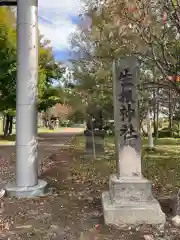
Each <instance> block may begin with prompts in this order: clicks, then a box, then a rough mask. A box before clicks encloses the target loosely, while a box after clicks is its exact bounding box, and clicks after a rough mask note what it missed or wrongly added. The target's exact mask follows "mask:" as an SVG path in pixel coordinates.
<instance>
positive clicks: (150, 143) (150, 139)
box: [147, 108, 154, 148]
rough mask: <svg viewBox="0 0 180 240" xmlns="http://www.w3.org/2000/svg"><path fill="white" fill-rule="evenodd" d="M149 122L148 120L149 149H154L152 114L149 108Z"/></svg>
mask: <svg viewBox="0 0 180 240" xmlns="http://www.w3.org/2000/svg"><path fill="white" fill-rule="evenodd" d="M147 120H148V148H153V147H154V143H153V136H152V126H151V112H150V109H149V108H148V113H147Z"/></svg>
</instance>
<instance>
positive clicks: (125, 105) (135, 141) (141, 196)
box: [102, 57, 166, 226]
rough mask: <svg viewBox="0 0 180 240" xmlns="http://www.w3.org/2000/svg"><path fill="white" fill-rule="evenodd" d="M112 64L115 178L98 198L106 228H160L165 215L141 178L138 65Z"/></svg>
mask: <svg viewBox="0 0 180 240" xmlns="http://www.w3.org/2000/svg"><path fill="white" fill-rule="evenodd" d="M116 63H117V65H116V64H114V69H113V75H114V82H113V91H114V93H113V95H114V119H115V137H116V151H117V157H118V158H117V172H118V175H119V176H120V177H119V178H117V175H115V174H114V175H112V176H110V180H109V192H104V193H103V194H102V205H103V210H104V220H105V223H106V224H114V225H117V226H121V225H139V224H152V225H160V224H164V223H165V220H166V218H165V214H164V213H163V212H162V210H161V207H160V205H159V203H158V202H157V201H156V200H155V198H154V197H153V196H152V192H151V183H150V182H149V181H148V180H146V179H145V178H143V177H142V173H141V151H140V134H139V119H138V109H137V108H138V102H137V101H138V96H137V83H138V72H139V67H138V62H137V60H136V59H135V58H134V57H127V58H122V59H121V60H120V61H119V62H116Z"/></svg>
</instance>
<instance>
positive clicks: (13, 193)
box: [5, 180, 47, 198]
mask: <svg viewBox="0 0 180 240" xmlns="http://www.w3.org/2000/svg"><path fill="white" fill-rule="evenodd" d="M46 187H47V183H46V181H44V180H38V184H37V185H35V186H32V187H17V186H16V184H15V183H8V184H7V185H6V186H5V190H6V194H7V195H8V196H9V197H16V198H33V197H40V196H44V193H45V188H46Z"/></svg>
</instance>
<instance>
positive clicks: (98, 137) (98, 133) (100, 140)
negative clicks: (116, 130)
mask: <svg viewBox="0 0 180 240" xmlns="http://www.w3.org/2000/svg"><path fill="white" fill-rule="evenodd" d="M84 136H85V153H86V154H89V155H93V138H92V132H91V131H89V130H85V131H84ZM94 144H95V151H96V154H102V153H104V131H103V130H94Z"/></svg>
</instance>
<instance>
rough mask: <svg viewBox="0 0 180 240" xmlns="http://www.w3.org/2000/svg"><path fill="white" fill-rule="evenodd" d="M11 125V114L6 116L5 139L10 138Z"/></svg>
mask: <svg viewBox="0 0 180 240" xmlns="http://www.w3.org/2000/svg"><path fill="white" fill-rule="evenodd" d="M9 125H10V116H9V114H6V120H5V126H4V137H7V136H8V132H9Z"/></svg>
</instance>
